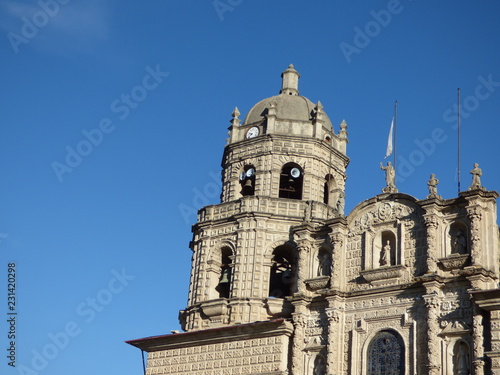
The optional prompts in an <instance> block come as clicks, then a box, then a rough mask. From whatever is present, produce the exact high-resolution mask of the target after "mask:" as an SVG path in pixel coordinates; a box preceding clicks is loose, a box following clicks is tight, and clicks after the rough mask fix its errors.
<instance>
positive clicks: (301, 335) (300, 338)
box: [292, 313, 307, 374]
mask: <svg viewBox="0 0 500 375" xmlns="http://www.w3.org/2000/svg"><path fill="white" fill-rule="evenodd" d="M292 316H293V325H294V328H295V330H294V336H293V341H292V373H293V374H303V373H304V361H303V352H302V351H303V349H304V346H305V329H306V327H307V316H306V315H304V314H302V313H294V314H292Z"/></svg>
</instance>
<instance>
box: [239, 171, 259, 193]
mask: <svg viewBox="0 0 500 375" xmlns="http://www.w3.org/2000/svg"><path fill="white" fill-rule="evenodd" d="M256 174H257V169H256V168H255V165H253V164H245V165H244V167H243V168H241V170H240V174H239V179H240V185H241V190H240V194H241V196H249V195H254V194H255V178H256V177H255V176H256Z"/></svg>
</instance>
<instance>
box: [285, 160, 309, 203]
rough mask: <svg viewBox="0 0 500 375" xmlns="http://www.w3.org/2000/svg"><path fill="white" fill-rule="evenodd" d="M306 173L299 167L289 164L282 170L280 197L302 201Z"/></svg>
mask: <svg viewBox="0 0 500 375" xmlns="http://www.w3.org/2000/svg"><path fill="white" fill-rule="evenodd" d="M303 180H304V172H303V171H302V168H300V166H299V165H297V164H295V163H287V164H285V165H284V166H283V168H282V169H281V174H280V187H279V197H280V198H290V199H302V184H303Z"/></svg>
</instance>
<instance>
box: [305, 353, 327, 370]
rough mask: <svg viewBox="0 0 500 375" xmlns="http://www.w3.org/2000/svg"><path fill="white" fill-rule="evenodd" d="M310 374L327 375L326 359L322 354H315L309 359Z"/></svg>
mask: <svg viewBox="0 0 500 375" xmlns="http://www.w3.org/2000/svg"><path fill="white" fill-rule="evenodd" d="M308 367H309V371H308V374H312V375H326V358H325V356H324V355H323V354H322V353H315V355H312V356H311V358H310V359H309V366H308Z"/></svg>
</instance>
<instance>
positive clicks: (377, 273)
mask: <svg viewBox="0 0 500 375" xmlns="http://www.w3.org/2000/svg"><path fill="white" fill-rule="evenodd" d="M404 269H405V267H404V266H401V265H397V266H390V267H381V268H376V269H373V270H367V271H361V276H363V278H364V279H365V280H366V281H368V282H369V283H376V282H377V281H380V280H387V279H397V278H400V277H401V276H402V275H403V271H404Z"/></svg>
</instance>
